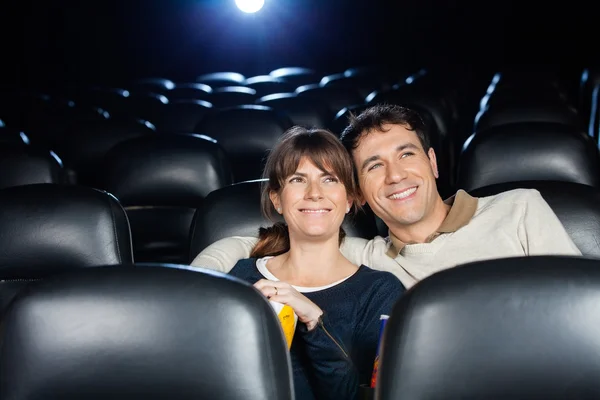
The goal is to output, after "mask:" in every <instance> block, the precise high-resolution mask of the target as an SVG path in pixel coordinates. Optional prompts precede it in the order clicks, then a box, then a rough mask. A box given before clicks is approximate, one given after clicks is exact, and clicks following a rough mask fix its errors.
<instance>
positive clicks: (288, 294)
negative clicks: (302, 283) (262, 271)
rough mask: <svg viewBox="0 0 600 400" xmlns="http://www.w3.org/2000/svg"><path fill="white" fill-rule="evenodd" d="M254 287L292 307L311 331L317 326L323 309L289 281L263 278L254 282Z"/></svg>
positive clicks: (271, 298) (268, 296) (269, 297)
mask: <svg viewBox="0 0 600 400" xmlns="http://www.w3.org/2000/svg"><path fill="white" fill-rule="evenodd" d="M254 287H255V288H257V289H258V290H260V292H261V293H262V294H263V295H264V296H266V297H267V298H268V299H269V300H273V301H276V302H278V303H282V304H287V305H288V306H290V307H292V309H293V310H294V312H295V313H296V315H297V316H298V320H299V321H300V322H303V323H305V324H306V327H307V328H308V330H309V331H310V330H312V329H313V328H314V327H315V326H317V323H318V322H319V317H321V315H323V310H321V309H320V308H319V306H317V305H316V304H315V303H313V302H312V301H310V300H309V299H308V298H307V297H306V296H304V295H303V294H302V293H300V292H298V291H297V290H296V289H294V288H293V287H292V285H290V284H289V283H285V282H276V281H270V280H267V279H261V280H259V281H258V282H256V283H255V284H254Z"/></svg>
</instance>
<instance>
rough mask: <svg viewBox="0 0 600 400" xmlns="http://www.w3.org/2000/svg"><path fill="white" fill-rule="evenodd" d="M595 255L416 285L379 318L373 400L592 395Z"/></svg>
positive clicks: (597, 313) (508, 264)
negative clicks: (379, 356) (381, 335)
mask: <svg viewBox="0 0 600 400" xmlns="http://www.w3.org/2000/svg"><path fill="white" fill-rule="evenodd" d="M599 293H600V261H598V260H588V259H584V258H577V257H572V258H571V257H523V258H513V259H503V260H491V261H485V262H477V263H472V264H469V265H466V266H462V267H456V268H451V269H448V270H445V271H442V272H439V273H437V274H435V275H432V276H430V277H429V278H427V279H424V280H423V281H421V282H419V283H418V284H417V285H415V286H414V287H413V288H412V289H411V290H410V291H408V292H407V293H406V294H404V295H403V296H402V297H401V298H400V300H399V301H398V302H397V303H396V305H395V306H394V308H393V310H392V313H391V316H390V319H389V320H388V322H387V325H386V329H385V333H384V338H383V347H382V350H381V352H382V354H383V357H382V363H381V364H380V365H379V375H378V379H377V389H376V392H377V393H376V398H377V399H379V400H392V399H393V400H396V399H400V398H402V399H549V400H550V399H553V400H554V399H556V400H558V399H565V398H569V399H589V400H591V399H596V398H598V397H600V381H598V380H597V379H596V377H597V376H598V375H599V374H600V359H599V357H598V353H599V351H600V327H599V326H598V324H596V323H595V322H593V321H597V320H598V319H599V318H600V307H599V306H598V295H599Z"/></svg>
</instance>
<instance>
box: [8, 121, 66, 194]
mask: <svg viewBox="0 0 600 400" xmlns="http://www.w3.org/2000/svg"><path fill="white" fill-rule="evenodd" d="M0 134H1V132H0ZM34 183H66V174H65V171H64V170H63V166H62V161H61V160H60V158H59V157H58V156H57V155H56V154H55V153H54V152H52V151H49V150H47V149H43V148H39V147H36V146H28V145H25V144H18V143H3V144H1V145H0V189H4V188H7V187H11V186H20V185H29V184H34Z"/></svg>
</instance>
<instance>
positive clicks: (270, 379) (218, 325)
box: [0, 265, 293, 400]
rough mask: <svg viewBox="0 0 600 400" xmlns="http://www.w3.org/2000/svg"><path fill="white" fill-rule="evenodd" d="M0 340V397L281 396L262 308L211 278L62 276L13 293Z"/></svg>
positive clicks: (238, 288)
mask: <svg viewBox="0 0 600 400" xmlns="http://www.w3.org/2000/svg"><path fill="white" fill-rule="evenodd" d="M0 335H1V336H0V341H1V342H2V344H3V346H2V351H1V352H0V380H1V381H2V385H0V397H2V398H3V399H14V400H22V399H23V400H24V399H33V398H39V397H40V395H41V396H42V397H47V396H50V397H52V398H61V399H75V398H77V399H90V400H93V399H108V398H110V399H115V400H142V399H143V400H147V399H167V398H168V399H172V400H179V399H181V400H184V399H185V400H188V399H214V400H225V399H227V400H242V399H243V400H259V399H260V400H279V399H282V400H291V399H292V398H293V395H292V392H293V389H292V388H293V386H292V378H291V376H292V374H291V363H290V359H289V352H288V350H287V347H286V344H285V339H284V337H283V333H282V331H281V328H280V324H279V321H278V319H277V316H276V315H275V313H274V312H273V309H272V307H271V305H270V304H269V302H268V301H267V300H266V299H265V298H264V297H263V296H262V295H261V294H260V293H259V292H258V291H257V290H255V289H254V288H253V287H252V286H251V285H249V284H247V283H245V282H242V281H240V280H237V279H234V278H232V277H228V276H226V275H224V274H219V273H216V272H214V271H205V270H200V269H192V268H185V267H175V266H169V265H138V266H114V267H100V268H90V269H87V270H80V271H72V272H70V273H66V274H62V275H61V276H58V277H56V279H47V280H44V281H43V282H41V283H39V284H37V285H32V286H30V287H29V288H28V289H27V290H26V291H25V292H24V293H22V294H21V295H20V296H18V297H17V299H16V300H15V301H14V302H13V304H12V305H11V307H10V308H9V309H8V311H7V313H6V315H5V317H4V318H3V329H2V332H1V333H0ZM67 377H68V378H67Z"/></svg>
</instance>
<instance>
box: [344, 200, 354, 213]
mask: <svg viewBox="0 0 600 400" xmlns="http://www.w3.org/2000/svg"><path fill="white" fill-rule="evenodd" d="M352 205H354V200H353V199H352V197H348V201H347V202H346V214H348V213H349V212H350V210H352Z"/></svg>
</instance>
